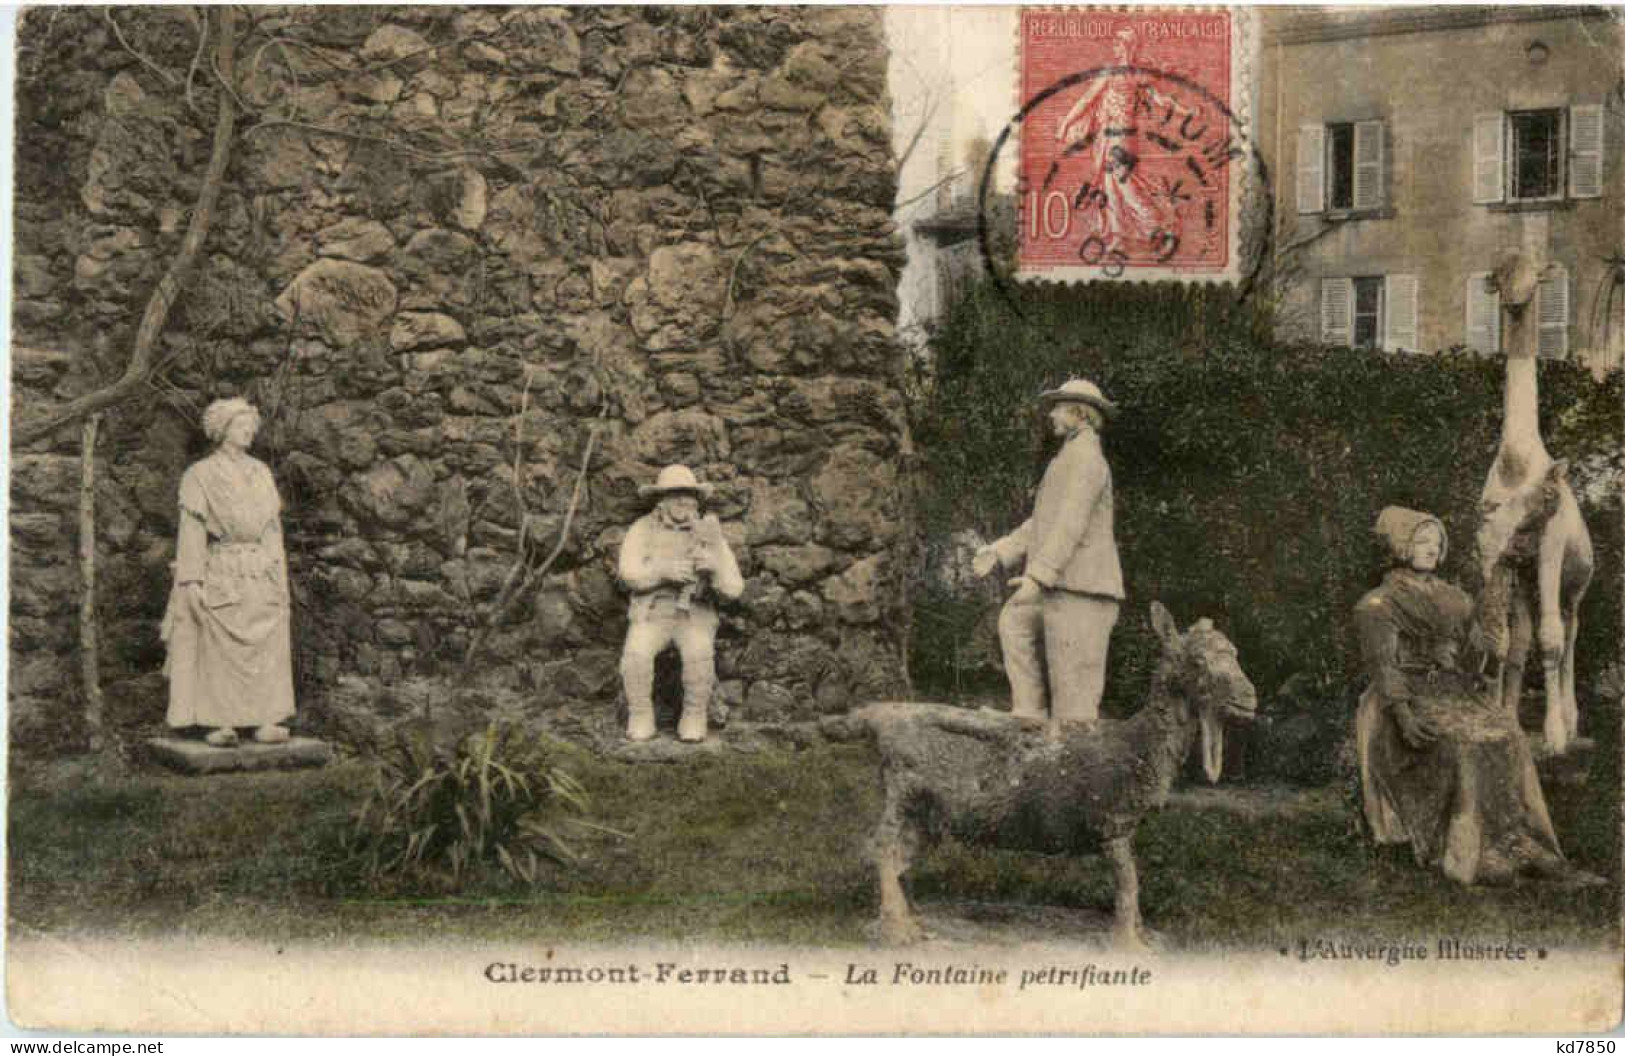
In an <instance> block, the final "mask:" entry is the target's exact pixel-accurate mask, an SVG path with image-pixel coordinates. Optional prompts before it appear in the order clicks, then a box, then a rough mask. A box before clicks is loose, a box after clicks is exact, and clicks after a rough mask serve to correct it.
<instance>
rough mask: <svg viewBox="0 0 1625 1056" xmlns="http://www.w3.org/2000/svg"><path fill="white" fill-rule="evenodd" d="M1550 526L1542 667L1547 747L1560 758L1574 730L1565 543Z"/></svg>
mask: <svg viewBox="0 0 1625 1056" xmlns="http://www.w3.org/2000/svg"><path fill="white" fill-rule="evenodd" d="M1554 524H1555V522H1552V523H1549V524H1548V525H1547V530H1546V533H1545V535H1544V536H1542V538H1541V541H1540V565H1539V572H1538V582H1537V587H1538V590H1539V604H1540V625H1539V629H1538V634H1539V639H1540V664H1541V668H1542V669H1543V670H1544V672H1545V676H1546V731H1545V732H1546V746H1547V747H1548V748H1549V749H1550V750H1551V751H1553V752H1554V753H1557V754H1562V753H1563V752H1565V751H1567V750H1568V746H1569V740H1570V738H1572V737H1573V736H1574V728H1573V727H1572V726H1570V725H1569V708H1568V702H1567V701H1565V700H1564V698H1563V648H1564V646H1565V645H1566V644H1567V637H1568V636H1567V633H1566V629H1565V627H1566V622H1567V621H1565V620H1564V619H1563V609H1562V606H1561V605H1560V604H1559V601H1560V597H1561V592H1562V582H1561V581H1562V571H1563V543H1562V541H1561V539H1559V538H1558V533H1556V532H1554V531H1552V528H1553V526H1554Z"/></svg>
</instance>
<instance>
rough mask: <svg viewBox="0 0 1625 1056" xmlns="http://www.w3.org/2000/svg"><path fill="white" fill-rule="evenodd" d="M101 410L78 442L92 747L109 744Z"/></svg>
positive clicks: (84, 669) (82, 628)
mask: <svg viewBox="0 0 1625 1056" xmlns="http://www.w3.org/2000/svg"><path fill="white" fill-rule="evenodd" d="M101 424H102V416H101V414H100V412H98V413H95V414H91V415H87V416H86V418H85V420H84V423H83V426H82V428H81V433H80V445H79V673H80V678H81V680H82V682H83V686H84V694H85V727H86V728H87V729H88V730H89V731H90V750H91V751H92V752H95V753H100V752H101V751H103V750H104V749H105V748H106V747H107V737H106V735H105V733H104V731H103V726H102V678H101V659H100V654H99V652H98V649H97V634H96V631H97V626H96V431H97V430H98V429H99V428H100V427H101Z"/></svg>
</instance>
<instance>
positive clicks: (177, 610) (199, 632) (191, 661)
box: [163, 399, 294, 748]
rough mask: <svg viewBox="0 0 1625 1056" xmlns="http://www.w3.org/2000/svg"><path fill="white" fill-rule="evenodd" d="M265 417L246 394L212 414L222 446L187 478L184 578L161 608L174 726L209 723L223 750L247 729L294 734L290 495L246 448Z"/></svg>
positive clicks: (180, 569) (180, 558) (256, 733)
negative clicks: (287, 537) (290, 725)
mask: <svg viewBox="0 0 1625 1056" xmlns="http://www.w3.org/2000/svg"><path fill="white" fill-rule="evenodd" d="M259 427H260V415H259V412H258V411H257V410H255V409H254V407H253V405H252V404H250V403H249V402H248V401H246V400H243V399H229V400H216V401H215V402H214V403H211V404H210V405H209V409H208V410H207V411H205V412H204V414H203V432H204V434H205V435H206V436H207V437H208V438H209V439H210V440H212V441H214V443H215V444H216V447H215V450H214V452H213V453H212V454H210V455H209V456H208V457H207V458H204V459H202V460H200V461H198V462H196V463H194V464H193V465H192V466H190V467H189V468H188V469H187V470H186V473H185V474H184V475H183V476H182V477H181V489H180V537H179V540H178V542H177V544H176V556H175V585H174V588H173V590H172V591H171V592H170V596H169V609H168V611H167V612H165V614H164V623H163V638H164V641H165V642H166V643H168V646H169V659H168V661H167V662H166V663H165V665H164V671H165V673H166V674H168V675H169V714H168V723H169V725H170V726H174V727H187V726H202V727H204V728H206V729H207V730H208V733H207V734H205V737H204V739H205V740H206V741H207V742H208V743H209V744H211V745H214V746H216V747H220V748H225V747H230V746H232V745H234V744H236V743H237V738H238V731H239V730H252V731H253V738H254V740H256V741H259V742H261V743H262V744H275V743H280V742H282V741H286V740H287V739H288V730H287V728H286V727H284V726H282V725H281V724H282V723H283V722H286V721H287V720H288V719H290V718H292V717H293V713H294V705H293V654H292V648H291V644H290V636H289V620H288V562H287V558H286V555H285V553H284V551H283V546H282V523H281V513H282V500H281V498H280V497H279V496H278V495H277V490H276V482H275V481H274V480H273V479H272V478H271V471H270V469H269V468H268V467H267V466H266V465H265V463H263V462H261V461H260V460H259V459H257V458H254V457H253V456H251V455H250V454H249V453H248V446H249V444H251V443H253V441H254V435H255V434H256V433H257V432H259Z"/></svg>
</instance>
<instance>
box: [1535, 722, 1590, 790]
mask: <svg viewBox="0 0 1625 1056" xmlns="http://www.w3.org/2000/svg"><path fill="white" fill-rule="evenodd" d="M1528 737H1529V752H1530V754H1531V755H1533V756H1534V757H1535V769H1536V770H1537V771H1539V773H1540V781H1541V784H1543V785H1546V786H1548V787H1550V786H1552V785H1564V786H1567V787H1570V788H1580V787H1582V786H1584V785H1585V784H1586V781H1587V780H1588V779H1589V778H1590V776H1591V759H1592V757H1593V756H1594V755H1595V754H1596V751H1597V742H1596V741H1594V740H1592V739H1591V738H1590V737H1576V738H1574V740H1572V741H1570V742H1569V748H1568V751H1566V752H1564V753H1563V754H1562V755H1553V754H1552V751H1551V749H1550V748H1548V747H1546V738H1545V737H1543V736H1542V735H1541V734H1539V733H1531V734H1529V735H1528Z"/></svg>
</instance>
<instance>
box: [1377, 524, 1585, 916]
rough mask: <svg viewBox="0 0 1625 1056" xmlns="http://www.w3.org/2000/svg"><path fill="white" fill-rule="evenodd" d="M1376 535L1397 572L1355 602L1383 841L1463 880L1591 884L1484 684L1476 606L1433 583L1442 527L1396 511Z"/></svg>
mask: <svg viewBox="0 0 1625 1056" xmlns="http://www.w3.org/2000/svg"><path fill="white" fill-rule="evenodd" d="M1376 531H1377V535H1378V536H1379V537H1380V538H1381V539H1382V541H1383V542H1385V543H1386V544H1387V547H1388V549H1389V551H1390V553H1391V556H1392V559H1393V562H1394V567H1393V568H1392V569H1390V570H1389V572H1388V574H1387V575H1386V576H1384V577H1383V581H1382V585H1381V586H1379V587H1377V588H1376V589H1375V590H1373V591H1371V592H1370V593H1368V594H1366V596H1365V597H1363V598H1361V599H1360V602H1359V604H1358V605H1356V606H1355V607H1354V624H1355V628H1356V629H1357V631H1358V633H1359V637H1360V650H1361V653H1362V655H1363V657H1364V660H1365V668H1366V671H1367V673H1368V674H1369V675H1370V679H1371V684H1370V687H1369V688H1368V689H1367V690H1366V691H1365V694H1364V695H1363V696H1362V697H1361V698H1360V708H1359V712H1358V715H1357V717H1356V720H1355V737H1356V740H1357V745H1358V749H1359V760H1360V782H1361V787H1362V792H1363V798H1364V806H1365V816H1366V820H1367V822H1369V823H1370V826H1371V831H1372V834H1373V836H1374V837H1375V838H1376V840H1377V842H1378V843H1407V842H1408V843H1409V844H1410V845H1411V850H1412V851H1413V852H1414V854H1415V855H1416V860H1417V862H1418V863H1419V864H1421V865H1425V866H1429V867H1432V866H1437V867H1439V868H1440V869H1442V870H1443V871H1444V874H1445V875H1446V876H1448V877H1450V878H1451V879H1453V880H1457V881H1459V882H1461V883H1463V884H1472V883H1497V882H1505V881H1508V880H1511V879H1512V878H1514V877H1516V876H1519V875H1532V876H1544V877H1547V878H1552V879H1566V880H1570V881H1583V880H1584V879H1586V878H1587V874H1585V873H1582V872H1580V871H1578V870H1576V869H1574V868H1573V867H1571V866H1570V865H1569V864H1568V862H1566V861H1565V860H1564V858H1563V852H1562V851H1561V850H1560V849H1559V848H1558V845H1557V835H1556V833H1555V832H1553V831H1552V821H1551V817H1550V816H1549V815H1548V814H1547V811H1546V798H1545V796H1544V795H1543V794H1542V792H1541V788H1540V779H1539V777H1538V776H1537V775H1536V773H1535V764H1534V760H1533V758H1532V757H1531V756H1530V754H1529V746H1528V743H1527V742H1526V741H1525V739H1524V736H1523V732H1522V730H1520V729H1519V728H1518V721H1517V717H1516V716H1515V715H1513V714H1511V713H1509V712H1508V711H1506V710H1505V709H1504V708H1501V707H1499V706H1498V705H1497V703H1496V696H1495V694H1494V693H1493V692H1492V691H1491V690H1490V688H1489V686H1488V684H1487V683H1486V681H1485V680H1484V678H1483V675H1482V671H1483V670H1484V666H1485V663H1486V661H1487V658H1488V655H1489V642H1488V641H1487V639H1486V638H1485V637H1484V635H1483V633H1482V631H1481V630H1480V629H1479V626H1478V623H1477V621H1476V620H1475V619H1474V605H1473V601H1472V599H1471V598H1470V597H1469V596H1468V595H1467V594H1466V592H1464V591H1463V590H1461V588H1459V587H1457V586H1455V585H1454V584H1452V583H1449V582H1446V581H1445V580H1443V579H1441V578H1439V577H1438V576H1437V575H1435V574H1434V570H1435V569H1436V568H1437V567H1438V565H1439V562H1440V561H1441V560H1443V558H1444V555H1445V549H1446V536H1445V530H1444V525H1443V524H1442V523H1440V521H1439V519H1438V518H1436V517H1433V516H1430V515H1429V514H1426V513H1421V512H1418V511H1416V510H1407V509H1403V508H1401V507H1398V506H1390V507H1388V508H1387V509H1385V510H1383V511H1382V514H1381V516H1379V517H1378V518H1377V525H1376Z"/></svg>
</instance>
